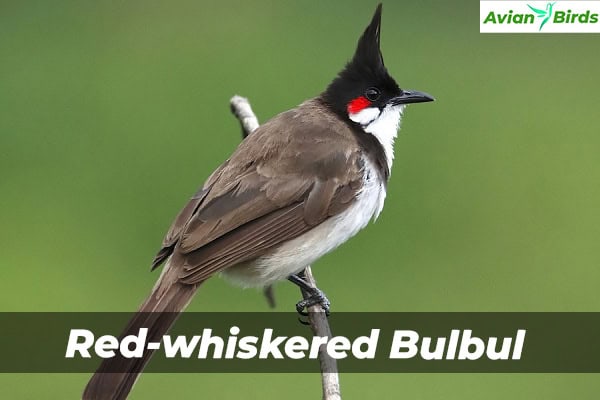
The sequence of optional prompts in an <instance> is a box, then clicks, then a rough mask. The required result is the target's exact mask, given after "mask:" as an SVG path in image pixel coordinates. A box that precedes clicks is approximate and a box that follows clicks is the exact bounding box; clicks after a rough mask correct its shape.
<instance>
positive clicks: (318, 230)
mask: <svg viewBox="0 0 600 400" xmlns="http://www.w3.org/2000/svg"><path fill="white" fill-rule="evenodd" d="M363 179H364V183H363V187H362V189H361V191H360V192H359V194H358V196H357V199H356V201H355V202H354V204H352V205H351V206H350V207H349V208H348V209H346V210H345V211H344V212H342V213H340V214H338V215H336V216H334V217H331V218H329V219H328V220H326V221H325V222H323V223H321V224H320V225H318V226H316V227H315V228H313V229H312V230H310V231H309V232H307V233H305V234H303V235H301V236H299V237H297V238H295V239H292V240H290V241H288V242H286V243H284V244H282V245H280V246H279V247H277V248H276V249H275V250H274V251H273V252H271V253H270V254H268V255H265V256H262V257H260V258H258V259H256V260H254V261H253V262H251V263H245V264H241V265H236V266H234V267H231V268H229V269H227V270H225V271H223V273H222V275H223V276H224V277H225V278H227V279H228V280H230V281H232V282H233V283H235V284H237V285H240V286H243V287H263V286H267V285H270V284H272V283H274V282H276V281H279V280H283V279H286V278H287V277H288V276H290V275H291V274H295V273H298V272H300V271H301V270H302V269H304V268H305V267H306V266H307V265H310V264H312V263H313V262H314V261H316V260H317V259H319V258H321V257H322V256H323V255H325V254H327V253H329V252H330V251H332V250H333V249H335V248H336V247H338V246H339V245H340V244H342V243H344V242H345V241H347V240H348V239H350V238H351V237H352V236H354V235H355V234H356V233H357V232H358V231H359V230H361V229H362V228H364V227H365V226H366V225H367V224H368V222H369V220H370V219H371V218H377V216H378V215H379V213H380V212H381V209H382V208H383V202H384V200H385V194H386V192H385V186H384V185H383V182H381V179H380V178H379V174H378V173H377V171H376V169H375V167H374V166H373V164H372V163H371V162H370V161H369V160H366V159H365V169H364V177H363Z"/></svg>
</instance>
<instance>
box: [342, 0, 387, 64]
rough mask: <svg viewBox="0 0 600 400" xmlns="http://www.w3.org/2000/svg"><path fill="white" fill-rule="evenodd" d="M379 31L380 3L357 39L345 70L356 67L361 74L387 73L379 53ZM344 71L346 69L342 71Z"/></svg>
mask: <svg viewBox="0 0 600 400" xmlns="http://www.w3.org/2000/svg"><path fill="white" fill-rule="evenodd" d="M380 32H381V3H380V4H379V5H378V6H377V9H376V10H375V15H373V18H372V19H371V23H370V24H369V26H367V29H365V31H364V33H363V34H362V36H361V37H360V39H359V40H358V45H357V46H356V52H355V53H354V57H352V60H351V61H350V62H349V63H348V65H347V66H346V70H348V69H356V70H359V72H361V73H363V74H374V75H382V74H383V75H387V71H386V69H385V65H384V64H383V56H382V55H381V47H380V46H381V45H380V40H379V34H380ZM344 72H346V71H343V72H342V73H344Z"/></svg>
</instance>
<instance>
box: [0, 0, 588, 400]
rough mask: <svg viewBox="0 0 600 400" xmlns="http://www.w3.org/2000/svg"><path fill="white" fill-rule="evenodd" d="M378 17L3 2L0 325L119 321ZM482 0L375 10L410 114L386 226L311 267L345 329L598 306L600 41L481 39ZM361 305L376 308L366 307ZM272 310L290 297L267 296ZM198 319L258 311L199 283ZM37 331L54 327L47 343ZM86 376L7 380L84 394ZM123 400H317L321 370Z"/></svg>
mask: <svg viewBox="0 0 600 400" xmlns="http://www.w3.org/2000/svg"><path fill="white" fill-rule="evenodd" d="M375 5H376V2H375V1H354V2H350V1H326V2H325V1H295V2H291V1H286V2H280V1H252V2H247V1H229V2H216V1H215V2H202V1H126V2H125V1H97V2H92V1H52V2H50V1H39V2H35V1H23V2H18V1H13V2H9V1H3V2H1V3H0V60H1V61H0V191H1V197H0V198H1V200H0V204H1V207H0V223H1V226H2V229H1V230H0V243H2V248H1V250H2V256H1V261H0V263H1V265H0V271H1V272H0V274H1V275H0V277H1V279H0V311H112V310H115V311H117V310H118V311H131V310H134V309H135V308H136V307H137V306H138V305H139V303H140V302H141V300H142V299H143V298H144V296H146V294H147V293H148V291H149V290H150V288H151V287H152V285H153V283H154V281H155V279H156V278H157V277H158V273H156V272H155V273H150V272H149V262H150V261H151V259H152V257H153V256H154V253H155V251H156V250H157V248H158V245H159V243H160V241H161V239H162V236H163V233H164V232H165V230H166V229H167V228H168V226H169V224H170V222H171V219H172V217H173V216H174V215H175V214H176V213H177V211H178V210H179V208H180V207H181V206H182V205H183V204H184V203H185V201H186V199H187V198H188V197H189V195H191V194H192V193H193V192H194V191H195V190H196V188H197V187H198V186H199V185H200V184H201V183H202V182H203V180H204V179H205V178H206V176H207V175H208V174H209V173H210V172H211V171H212V170H213V169H214V168H215V167H216V166H217V165H219V164H220V163H221V162H222V161H223V160H224V159H226V158H227V157H228V155H229V154H230V153H231V151H232V150H233V149H234V148H235V146H236V145H237V144H238V143H239V140H240V137H239V135H240V133H239V128H238V123H237V121H236V120H235V119H234V118H233V117H232V116H231V115H230V113H229V106H228V100H229V98H230V97H231V96H232V95H233V94H236V93H239V94H242V95H245V96H248V97H249V98H250V100H251V102H252V104H253V106H254V110H255V111H256V113H257V114H258V115H259V117H260V119H261V120H263V121H264V120H266V119H267V118H270V117H271V116H273V115H275V114H277V113H278V112H280V111H283V110H285V109H288V108H291V107H293V106H295V105H297V104H298V103H300V102H301V101H303V100H304V99H306V98H309V97H312V96H314V95H316V94H318V93H319V92H320V91H321V90H322V89H323V88H324V87H325V86H326V85H327V84H328V82H329V81H330V80H331V79H332V78H333V77H334V75H335V74H336V73H337V71H338V70H339V69H340V68H341V67H342V66H343V64H344V63H345V61H346V60H347V59H348V58H349V57H350V56H351V55H352V52H353V50H354V46H355V43H356V40H357V38H358V36H359V35H360V33H361V32H362V30H363V29H364V27H365V26H366V24H367V23H368V21H369V18H370V17H371V15H372V12H373V10H374V8H375ZM478 9H479V7H478V3H477V2H468V3H467V2H464V3H460V2H440V1H432V0H429V1H419V2H417V1H410V2H409V1H394V2H392V1H388V2H386V3H385V4H384V12H383V28H382V49H383V53H384V56H385V60H386V65H387V66H388V69H389V70H390V72H391V73H392V75H393V76H395V77H396V79H397V80H398V82H399V83H400V85H401V86H402V87H406V88H413V89H419V90H424V91H427V92H429V93H431V94H433V95H434V96H435V97H436V98H437V101H436V102H435V103H430V104H425V105H417V106H412V107H409V109H408V112H407V114H406V117H405V119H404V123H403V129H402V131H401V133H400V136H399V138H398V141H397V144H396V162H395V164H394V168H393V173H392V177H391V182H390V185H389V191H388V196H387V202H386V208H385V210H384V212H383V214H382V216H381V218H380V220H379V221H377V223H376V224H375V225H371V226H369V227H368V228H367V229H366V230H365V231H364V232H362V234H360V235H358V236H357V237H356V238H354V239H353V240H352V241H351V242H350V243H349V244H347V245H345V246H343V247H342V248H340V249H339V250H338V251H336V252H334V253H333V254H330V255H328V256H326V257H325V258H324V259H322V260H321V261H320V262H319V263H318V264H317V265H316V266H315V271H316V275H317V277H318V280H319V283H320V286H321V287H322V288H323V289H324V290H325V291H326V292H327V293H328V295H329V296H330V298H331V299H332V301H333V310H334V311H370V310H372V311H598V310H599V308H600V299H599V297H598V294H597V293H598V291H597V288H598V282H599V281H600V271H599V269H598V265H599V264H600V247H599V246H598V237H599V233H600V232H599V231H600V212H599V211H598V205H599V203H600V185H599V179H600V165H599V163H598V154H599V150H600V148H599V145H600V138H599V129H598V126H599V125H600V111H599V106H600V101H599V100H598V99H599V89H600V87H599V86H600V85H599V79H598V71H600V53H598V45H599V37H598V36H597V35H596V36H595V35H483V34H479V32H478ZM365 290H366V291H367V293H368V296H362V295H361V296H357V293H364V291H365ZM276 295H277V299H278V303H279V306H278V310H291V309H292V307H293V304H294V303H295V302H296V301H297V300H298V297H299V293H298V290H297V289H296V288H294V287H292V285H290V284H286V283H283V284H280V285H279V286H277V287H276ZM190 309H191V310H195V311H262V310H267V306H266V304H265V301H264V299H263V297H262V295H261V293H260V292H258V291H254V290H240V289H237V288H232V287H230V286H228V285H227V284H226V283H224V282H223V281H221V280H219V279H214V280H210V281H209V282H208V283H207V284H206V285H205V286H204V287H203V290H201V291H200V293H199V294H198V296H197V297H196V299H195V300H194V302H193V303H192V305H191V306H190ZM41 333H43V332H41ZM88 377H89V375H84V374H78V375H66V374H62V375H61V374H52V375H16V374H15V375H2V376H0V385H1V386H2V387H3V395H2V397H3V398H7V399H8V398H14V399H34V398H36V399H38V398H44V399H46V398H47V399H67V398H77V397H78V396H79V395H80V392H81V389H82V388H83V386H84V385H85V382H86V381H87V379H88ZM342 390H343V394H344V395H345V398H346V399H371V398H377V399H386V398H411V399H440V398H443V399H482V398H484V399H521V398H522V399H529V398H545V399H563V398H577V399H592V398H597V395H598V392H599V391H600V380H599V379H598V377H597V376H595V375H575V374H573V375H544V374H528V375H509V374H506V375H501V374H498V375H483V374H482V375H477V374H462V375H443V374H439V375H433V374H420V375H417V374H377V375H375V374H373V375H368V374H364V375H360V374H352V375H343V376H342ZM131 398H133V399H163V398H165V399H166V398H182V399H183V398H211V399H235V398H243V399H271V398H278V399H281V398H289V399H307V398H311V399H317V398H320V386H319V378H318V376H316V375H276V374H273V375H253V374H239V375H216V374H215V375H187V374H172V375H167V374H153V375H150V374H146V375H143V376H142V378H141V380H140V381H139V382H138V384H137V385H136V387H135V390H134V391H133V394H132V397H131Z"/></svg>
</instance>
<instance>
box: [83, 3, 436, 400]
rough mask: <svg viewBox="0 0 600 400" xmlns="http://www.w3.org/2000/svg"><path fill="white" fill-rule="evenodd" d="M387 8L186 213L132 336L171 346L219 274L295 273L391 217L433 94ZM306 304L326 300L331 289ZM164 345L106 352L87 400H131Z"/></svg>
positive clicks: (252, 282)
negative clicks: (392, 54) (133, 354)
mask: <svg viewBox="0 0 600 400" xmlns="http://www.w3.org/2000/svg"><path fill="white" fill-rule="evenodd" d="M381 12H382V5H381V4H379V5H378V6H377V8H376V10H375V13H374V15H373V17H372V19H371V22H370V23H369V25H368V26H367V28H366V29H365V30H364V32H363V33H362V35H361V36H360V38H359V40H358V44H357V46H356V50H355V53H354V55H353V57H352V58H351V59H350V61H348V62H347V64H346V65H345V67H344V68H343V69H342V70H341V71H340V72H339V73H338V74H337V76H336V77H335V78H334V79H333V81H331V83H330V84H329V85H328V86H327V87H326V89H325V90H324V91H323V92H322V93H320V94H319V95H317V96H315V97H313V98H311V99H308V100H306V101H304V102H303V103H301V104H300V105H299V106H297V107H295V108H292V109H290V110H288V111H285V112H282V113H280V114H278V115H276V116H275V117H273V118H272V119H271V120H269V121H267V122H266V123H264V124H262V125H261V126H260V127H258V128H257V129H256V130H255V131H254V132H252V133H251V134H250V135H249V136H248V137H247V138H245V139H244V140H243V141H242V142H241V143H240V144H239V146H238V147H237V149H236V150H235V151H234V152H233V153H232V154H231V156H230V157H229V158H228V159H227V160H226V161H225V162H223V164H221V165H220V166H219V167H218V168H217V169H216V170H215V171H214V172H213V173H212V174H211V175H210V176H209V177H208V179H207V180H206V181H205V183H204V184H203V185H202V186H201V187H200V189H199V190H198V191H197V192H196V193H195V194H194V195H193V196H192V197H191V199H190V200H189V202H188V203H187V204H186V205H185V206H184V207H183V209H182V210H181V211H180V212H179V214H178V215H177V217H176V218H175V220H174V222H173V223H172V225H171V227H170V228H169V230H168V232H167V233H166V235H165V237H164V240H163V242H162V245H161V247H160V250H159V251H158V253H157V255H156V257H155V258H154V261H153V263H152V269H154V268H157V267H158V266H160V265H161V264H164V266H163V269H162V272H161V274H160V277H159V278H158V281H157V282H156V284H155V286H154V288H153V289H152V291H151V293H150V295H149V296H148V298H147V299H146V300H145V301H144V302H143V303H142V305H141V307H140V308H139V312H138V313H136V314H135V315H134V316H133V318H132V319H131V321H130V322H129V324H128V326H127V327H126V328H125V330H124V333H123V336H124V335H128V334H131V333H136V334H137V333H138V331H139V329H140V328H141V327H146V328H148V329H149V330H148V333H147V340H148V341H160V338H162V336H163V335H164V334H166V333H167V332H168V331H169V329H170V328H171V326H172V325H173V324H174V322H175V320H176V318H177V316H178V315H179V313H181V312H182V311H183V310H184V309H185V308H186V306H187V305H188V304H189V303H190V301H191V300H192V297H193V296H194V294H195V293H196V292H197V290H198V288H199V287H200V286H201V285H202V283H203V282H205V281H206V280H207V279H209V278H211V277H212V276H213V275H216V274H220V275H222V276H223V277H224V278H225V279H226V280H229V281H231V282H233V283H235V284H238V285H240V286H243V287H267V286H269V285H272V284H274V283H275V282H278V281H283V280H286V279H289V280H291V281H292V282H294V283H296V284H298V285H299V286H301V287H302V286H305V284H306V282H305V281H303V279H302V276H301V275H300V272H301V271H302V270H303V269H304V268H305V267H306V266H307V265H310V264H312V263H313V262H314V261H316V260H317V259H319V258H320V257H321V256H323V255H324V254H326V253H328V252H330V251H332V250H333V249H335V248H336V247H338V246H339V245H340V244H342V243H344V242H346V241H347V240H348V239H350V238H351V237H352V236H354V235H355V234H356V233H357V232H358V231H360V230H361V229H363V228H364V227H365V226H366V225H367V224H368V222H369V221H370V220H372V219H376V218H377V217H378V215H379V213H380V212H381V210H382V208H383V205H384V200H385V197H386V190H387V183H388V179H389V177H390V171H391V168H392V162H393V159H394V152H393V144H394V139H395V138H396V136H397V133H398V129H399V124H400V121H401V117H402V115H403V112H404V110H405V107H406V106H407V105H408V104H411V103H421V102H430V101H433V100H434V99H433V97H431V96H430V95H429V94H427V93H424V92H420V91H415V90H403V89H401V88H400V87H399V86H398V84H397V83H396V81H395V80H394V78H392V76H391V75H390V74H389V73H388V70H387V69H386V66H385V65H384V62H383V56H382V54H381V49H380V26H381ZM311 293H312V294H313V296H311V298H310V300H309V303H308V304H307V303H304V304H303V305H304V306H308V305H310V304H316V303H317V302H321V303H326V298H325V296H323V295H322V292H320V290H318V289H316V290H313V291H312V292H311ZM151 355H152V351H150V350H146V351H145V352H144V354H143V357H141V358H133V359H127V358H124V357H114V358H111V359H105V360H103V362H102V363H101V365H100V367H99V368H98V370H97V371H96V373H95V374H94V375H93V376H92V378H91V379H90V381H89V382H88V384H87V386H86V388H85V390H84V393H83V399H86V400H91V399H112V400H118V399H125V398H126V397H127V396H128V394H129V392H130V391H131V389H132V387H133V384H134V383H135V381H136V379H137V377H138V375H139V374H140V373H141V372H142V370H143V368H144V366H145V365H146V364H147V363H148V361H149V360H150V357H151Z"/></svg>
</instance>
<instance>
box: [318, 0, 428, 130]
mask: <svg viewBox="0 0 600 400" xmlns="http://www.w3.org/2000/svg"><path fill="white" fill-rule="evenodd" d="M380 26H381V4H379V5H378V6H377V9H376V10H375V15H373V19H372V20H371V23H370V24H369V26H367V29H365V31H364V33H363V34H362V36H361V37H360V39H359V41H358V46H357V48H356V52H355V53H354V56H353V57H352V59H351V60H350V61H349V62H348V63H347V64H346V67H345V68H344V69H343V70H342V71H341V72H340V73H339V74H338V76H337V77H336V78H335V79H334V80H333V82H331V84H330V85H329V86H328V87H327V89H326V90H325V92H324V93H323V94H322V98H323V99H324V100H325V102H326V103H327V104H328V105H329V106H330V107H331V108H332V109H333V110H334V111H335V112H336V113H337V114H338V115H340V116H341V117H342V118H347V119H348V122H349V123H351V124H356V125H359V126H360V127H362V128H363V129H364V130H365V131H367V132H369V131H372V130H373V129H375V128H376V126H377V125H381V124H383V123H384V122H385V124H386V125H387V124H391V125H395V126H393V127H388V128H389V129H391V128H393V130H394V132H395V131H397V129H398V124H399V122H400V116H401V114H402V111H403V110H404V107H405V106H406V105H407V104H410V103H421V102H426V101H433V97H431V96H429V95H428V94H426V93H423V92H418V91H415V90H403V89H400V87H399V86H398V84H397V83H396V81H395V80H394V78H392V77H391V76H390V74H389V73H388V71H387V69H386V68H385V65H384V63H383V56H382V55H381V50H380V45H379V32H380ZM369 127H371V128H369ZM389 129H388V130H389ZM371 133H374V132H371Z"/></svg>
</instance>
